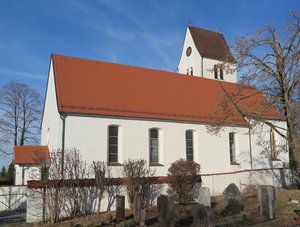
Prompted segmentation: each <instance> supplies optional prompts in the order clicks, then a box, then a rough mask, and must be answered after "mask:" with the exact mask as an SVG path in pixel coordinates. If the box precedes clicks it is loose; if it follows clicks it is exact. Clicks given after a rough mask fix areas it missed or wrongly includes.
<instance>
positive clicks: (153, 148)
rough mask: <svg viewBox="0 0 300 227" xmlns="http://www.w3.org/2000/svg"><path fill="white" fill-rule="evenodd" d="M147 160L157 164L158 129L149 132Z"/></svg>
mask: <svg viewBox="0 0 300 227" xmlns="http://www.w3.org/2000/svg"><path fill="white" fill-rule="evenodd" d="M149 145H150V146H149V149H150V150H149V159H150V164H151V163H158V162H159V159H158V155H159V153H158V151H159V129H157V128H151V129H150V130H149Z"/></svg>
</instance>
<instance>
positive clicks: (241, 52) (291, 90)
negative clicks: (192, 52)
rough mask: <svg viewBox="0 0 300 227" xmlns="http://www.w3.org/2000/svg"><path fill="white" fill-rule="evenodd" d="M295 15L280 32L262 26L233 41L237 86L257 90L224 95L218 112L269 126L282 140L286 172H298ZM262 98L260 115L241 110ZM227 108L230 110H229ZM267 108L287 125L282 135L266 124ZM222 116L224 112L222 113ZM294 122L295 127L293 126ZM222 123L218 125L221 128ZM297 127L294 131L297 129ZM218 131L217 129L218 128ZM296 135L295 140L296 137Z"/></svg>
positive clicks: (299, 67) (299, 69)
mask: <svg viewBox="0 0 300 227" xmlns="http://www.w3.org/2000/svg"><path fill="white" fill-rule="evenodd" d="M299 19H300V17H299V14H297V13H295V12H290V13H289V14H288V22H287V24H286V26H285V27H284V29H281V30H280V29H277V28H275V27H272V26H266V27H265V28H263V29H259V30H257V31H255V32H253V33H250V34H247V35H245V36H242V37H240V38H238V39H236V42H235V45H234V46H233V51H234V53H235V58H236V60H237V72H238V75H239V78H240V81H239V82H240V83H242V84H244V85H251V86H255V87H257V88H258V89H259V91H257V92H256V93H257V94H255V92H252V93H251V92H250V93H248V94H246V93H244V91H243V88H246V89H249V86H239V87H238V89H240V90H239V91H235V92H232V93H230V92H227V91H226V88H224V91H225V93H226V97H225V98H223V100H222V101H221V103H222V104H221V105H220V108H223V110H224V109H226V116H224V119H225V118H227V117H228V116H229V115H231V114H232V113H233V112H238V113H239V114H240V115H241V116H243V117H244V118H245V119H248V120H249V122H250V123H255V122H262V123H264V124H266V125H268V126H270V127H271V128H272V129H273V130H274V131H275V132H277V133H278V134H279V135H280V136H281V137H282V138H284V139H286V141H287V144H288V149H289V157H290V168H291V169H292V170H294V171H297V172H300V151H299V137H298V136H299V110H300V105H299V98H300V93H299V91H300V89H299V81H300V24H299ZM261 93H262V94H263V95H264V96H265V97H266V98H267V100H268V102H265V103H264V105H265V106H260V105H256V106H259V109H260V111H259V112H258V111H256V110H253V109H252V110H251V111H247V110H249V108H244V107H245V106H244V105H245V103H247V102H248V101H247V100H250V99H253V97H254V96H255V95H260V94H261ZM230 106H231V107H230ZM270 106H272V107H274V108H276V109H277V110H278V111H279V112H280V113H281V114H282V116H283V118H284V119H285V120H286V122H287V129H286V133H282V130H284V129H283V128H280V127H278V126H277V125H275V124H273V123H272V122H271V121H267V120H266V119H265V118H264V116H263V114H261V113H262V112H263V110H264V109H265V110H267V109H268V108H269V107H270ZM223 112H224V111H223ZM297 122H298V123H297ZM222 123H223V122H221V121H220V122H219V126H220V127H221V125H222ZM297 125H298V127H297ZM220 127H219V128H220ZM297 135H298V136H297Z"/></svg>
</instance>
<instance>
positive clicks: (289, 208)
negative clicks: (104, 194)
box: [10, 187, 300, 227]
mask: <svg viewBox="0 0 300 227" xmlns="http://www.w3.org/2000/svg"><path fill="white" fill-rule="evenodd" d="M290 198H291V199H295V200H300V190H285V189H277V190H276V201H275V204H276V205H275V206H276V218H277V221H276V222H274V224H271V225H268V226H294V225H292V222H291V221H292V219H293V218H294V217H297V215H296V214H295V213H294V211H293V209H295V208H300V203H298V204H295V203H289V199H290ZM213 201H215V202H216V205H215V206H214V207H213V211H214V213H215V219H216V222H217V224H218V225H220V224H223V226H245V225H248V226H249V225H253V224H255V223H262V222H263V221H265V219H264V218H263V217H262V216H260V214H259V203H258V200H257V192H256V189H255V187H253V188H249V189H248V190H246V191H245V192H244V193H243V194H242V201H243V204H244V210H243V212H242V213H241V214H238V215H232V216H225V217H224V216H222V215H221V213H222V210H223V207H224V205H223V199H222V196H218V197H213ZM194 206H195V204H189V205H179V206H176V211H175V216H176V218H175V219H176V220H175V221H176V224H175V226H190V224H191V223H192V221H193V219H192V215H193V210H194ZM146 216H147V221H146V224H148V226H158V223H157V208H156V207H151V208H148V209H147V212H146ZM126 217H127V218H126V220H125V222H124V223H120V224H117V225H116V226H134V225H133V224H134V223H133V217H132V212H131V211H130V210H126ZM114 218H115V212H114V211H112V212H104V213H101V214H89V215H82V216H81V217H77V218H73V219H71V220H65V221H62V222H60V223H58V224H56V225H53V224H47V223H46V224H41V223H39V224H35V225H31V226H44V227H50V226H62V227H70V226H112V225H111V222H112V221H113V220H114ZM245 218H246V219H245ZM263 225H264V224H263ZM10 226H12V225H10ZM13 226H17V225H13ZM18 226H20V225H18ZM24 226H27V225H24Z"/></svg>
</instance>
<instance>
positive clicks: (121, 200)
mask: <svg viewBox="0 0 300 227" xmlns="http://www.w3.org/2000/svg"><path fill="white" fill-rule="evenodd" d="M124 219H125V196H124V195H117V197H116V221H117V222H121V221H124Z"/></svg>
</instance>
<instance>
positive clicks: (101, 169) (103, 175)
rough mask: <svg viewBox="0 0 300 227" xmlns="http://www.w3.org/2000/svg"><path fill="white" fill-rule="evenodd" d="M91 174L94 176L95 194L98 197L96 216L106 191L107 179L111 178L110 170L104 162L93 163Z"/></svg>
mask: <svg viewBox="0 0 300 227" xmlns="http://www.w3.org/2000/svg"><path fill="white" fill-rule="evenodd" d="M91 167H92V173H93V174H94V176H95V180H96V194H97V197H98V208H97V212H98V214H99V213H100V211H101V200H102V198H103V194H104V192H105V191H106V190H107V187H108V186H107V179H109V178H110V177H111V169H110V168H109V167H108V166H107V165H106V163H105V162H100V161H97V162H93V163H92V165H91Z"/></svg>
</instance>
